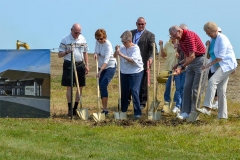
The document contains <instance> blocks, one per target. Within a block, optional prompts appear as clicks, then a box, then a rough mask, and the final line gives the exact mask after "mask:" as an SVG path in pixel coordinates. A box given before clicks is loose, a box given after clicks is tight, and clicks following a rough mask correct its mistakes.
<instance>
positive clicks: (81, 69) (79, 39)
mask: <svg viewBox="0 0 240 160" xmlns="http://www.w3.org/2000/svg"><path fill="white" fill-rule="evenodd" d="M81 29H82V28H81V26H80V24H77V23H76V24H74V25H73V26H72V28H71V33H70V34H69V35H67V36H65V37H64V38H63V39H62V41H61V43H60V46H59V53H58V57H59V58H61V57H64V63H63V74H62V82H61V85H62V86H66V87H67V91H66V97H67V102H68V116H71V112H70V111H71V107H72V106H71V101H72V100H71V54H70V53H71V51H72V52H73V54H74V57H75V61H76V68H77V74H78V81H79V85H80V94H81V95H82V88H83V86H85V85H86V77H85V74H88V71H89V67H88V54H87V51H88V46H87V42H86V40H85V38H84V37H83V36H82V35H81ZM84 62H85V63H84ZM73 82H74V84H75V82H76V80H75V77H73ZM79 100H80V99H79V95H78V92H77V91H76V97H75V104H74V108H73V115H76V109H77V106H78V103H79Z"/></svg>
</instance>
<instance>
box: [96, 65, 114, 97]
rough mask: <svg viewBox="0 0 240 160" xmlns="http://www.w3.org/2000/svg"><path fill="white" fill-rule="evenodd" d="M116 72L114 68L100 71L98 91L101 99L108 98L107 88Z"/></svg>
mask: <svg viewBox="0 0 240 160" xmlns="http://www.w3.org/2000/svg"><path fill="white" fill-rule="evenodd" d="M115 71H116V67H114V68H107V69H104V70H103V71H102V73H101V74H100V77H99V89H100V93H101V98H102V97H108V90H107V86H108V84H109V83H110V81H111V80H112V78H113V76H114V74H115Z"/></svg>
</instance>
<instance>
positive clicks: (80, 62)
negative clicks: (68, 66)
mask: <svg viewBox="0 0 240 160" xmlns="http://www.w3.org/2000/svg"><path fill="white" fill-rule="evenodd" d="M82 63H83V61H79V62H75V64H76V66H78V65H80V64H82Z"/></svg>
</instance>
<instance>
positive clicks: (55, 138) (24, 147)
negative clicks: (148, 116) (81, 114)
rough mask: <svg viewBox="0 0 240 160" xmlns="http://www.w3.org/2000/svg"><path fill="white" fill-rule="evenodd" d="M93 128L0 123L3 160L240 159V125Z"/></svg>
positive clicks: (63, 123)
mask: <svg viewBox="0 0 240 160" xmlns="http://www.w3.org/2000/svg"><path fill="white" fill-rule="evenodd" d="M215 123H217V124H218V125H214V124H206V125H203V126H195V125H192V124H184V125H178V126H176V127H167V126H163V125H157V126H154V127H153V126H152V127H144V126H141V125H140V124H135V125H134V126H129V127H123V126H118V125H116V124H114V123H112V124H108V125H104V126H95V125H94V123H93V124H91V125H85V124H84V122H83V121H79V120H73V121H69V120H64V119H62V120H55V119H41V120H39V119H7V118H6V119H0V124H1V128H0V141H1V144H0V158H1V159H133V160H134V159H239V158H240V146H239V144H240V138H239V133H240V129H239V128H240V124H239V122H238V123H236V125H234V126H232V125H231V124H226V123H222V124H221V123H220V122H219V121H218V122H215Z"/></svg>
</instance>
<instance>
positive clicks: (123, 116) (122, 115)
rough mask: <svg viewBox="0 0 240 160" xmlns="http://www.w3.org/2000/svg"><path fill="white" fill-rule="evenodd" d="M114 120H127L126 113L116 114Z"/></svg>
mask: <svg viewBox="0 0 240 160" xmlns="http://www.w3.org/2000/svg"><path fill="white" fill-rule="evenodd" d="M114 118H115V119H121V120H122V119H127V114H126V112H114Z"/></svg>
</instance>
